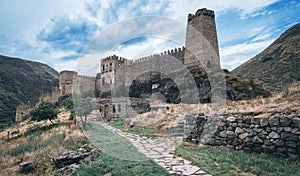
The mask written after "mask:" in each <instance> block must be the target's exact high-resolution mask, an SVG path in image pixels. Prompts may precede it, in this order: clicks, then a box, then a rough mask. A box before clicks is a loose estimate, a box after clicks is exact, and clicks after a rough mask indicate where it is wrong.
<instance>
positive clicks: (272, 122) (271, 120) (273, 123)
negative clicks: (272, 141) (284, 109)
mask: <svg viewBox="0 0 300 176" xmlns="http://www.w3.org/2000/svg"><path fill="white" fill-rule="evenodd" d="M269 124H270V126H271V127H272V126H278V125H279V118H278V117H271V118H269Z"/></svg>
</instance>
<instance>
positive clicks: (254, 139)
mask: <svg viewBox="0 0 300 176" xmlns="http://www.w3.org/2000/svg"><path fill="white" fill-rule="evenodd" d="M253 142H255V143H263V142H264V141H263V140H261V139H260V138H259V137H257V136H255V137H254V138H253Z"/></svg>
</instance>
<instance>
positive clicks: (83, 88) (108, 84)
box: [16, 9, 220, 122]
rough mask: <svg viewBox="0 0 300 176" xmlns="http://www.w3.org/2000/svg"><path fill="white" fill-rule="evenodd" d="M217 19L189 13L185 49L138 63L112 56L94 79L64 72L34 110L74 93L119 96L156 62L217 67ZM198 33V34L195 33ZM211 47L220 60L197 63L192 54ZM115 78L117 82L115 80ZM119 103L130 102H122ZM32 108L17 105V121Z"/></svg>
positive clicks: (204, 59) (211, 14)
mask: <svg viewBox="0 0 300 176" xmlns="http://www.w3.org/2000/svg"><path fill="white" fill-rule="evenodd" d="M214 17H215V16H214V12H213V11H211V10H207V9H199V10H198V11H197V12H196V13H195V14H189V16H188V25H187V34H186V46H185V47H180V48H175V49H172V50H168V51H165V52H162V53H160V54H154V55H150V56H147V57H142V58H139V59H135V60H128V59H125V58H122V57H119V56H115V55H113V56H109V57H106V58H104V59H101V64H100V73H98V74H97V75H96V76H95V77H89V76H81V75H78V74H77V73H76V72H73V71H62V72H60V75H59V86H58V87H56V88H53V90H52V92H51V93H50V94H45V95H41V97H40V100H39V102H38V103H36V105H35V106H33V107H36V106H38V105H39V104H40V103H41V102H43V101H49V102H52V103H56V102H57V101H59V98H60V97H62V96H66V95H70V94H72V93H75V94H79V95H85V94H93V95H95V94H96V97H97V96H100V99H101V98H102V99H110V98H111V97H112V94H115V93H116V92H115V90H116V87H114V86H115V85H117V86H118V87H123V88H125V89H127V88H128V87H129V86H130V85H131V84H132V81H133V80H134V79H135V78H136V76H138V75H136V73H143V71H144V70H148V69H149V68H151V67H157V65H153V63H156V61H159V64H158V66H161V67H162V68H163V69H166V70H172V68H169V67H168V66H169V65H170V62H168V60H167V59H165V58H168V57H170V56H171V57H173V58H176V59H177V60H178V61H179V63H181V64H184V65H186V66H200V67H204V68H206V67H207V65H206V64H208V63H209V62H210V61H211V60H213V62H215V63H218V64H217V66H218V67H219V63H220V61H219V57H218V56H219V53H218V42H217V33H216V26H215V18H214ZM195 30H196V31H197V32H195ZM199 33H200V34H201V35H200V36H201V37H200V38H199V40H195V39H197V37H196V36H195V35H197V34H199ZM203 41H206V43H205V45H204V44H202V43H201V42H203ZM207 42H208V43H207ZM211 46H213V49H214V51H215V52H217V57H212V56H207V57H201V62H199V60H198V61H197V60H195V56H194V55H196V54H198V53H195V52H193V51H194V50H197V51H198V50H201V51H202V54H206V53H211V52H210V51H206V50H207V47H208V48H209V47H210V48H211ZM214 59H215V60H216V61H215V60H214ZM152 61H154V62H152ZM123 66H125V69H124V70H122V72H121V73H120V72H119V73H118V75H117V71H119V69H120V68H121V67H123ZM172 71H173V73H174V74H176V72H177V73H180V72H181V70H180V69H177V70H172ZM150 74H151V73H150ZM120 75H122V78H116V76H120ZM116 79H117V80H118V81H116ZM146 79H147V77H146ZM120 80H121V81H120ZM145 81H147V80H145ZM105 102H107V103H109V102H111V101H107V100H105ZM120 102H128V101H127V100H124V101H121V100H120ZM135 102H137V103H134V102H133V104H139V102H138V101H137V100H136V101H135ZM114 106H116V105H114ZM117 106H119V105H117ZM112 107H113V106H109V110H110V111H113V108H112ZM145 107H146V106H145ZM31 109H32V106H28V105H20V106H18V107H17V113H16V121H17V122H19V121H22V120H23V119H24V117H26V115H28V112H30V110H31ZM120 109H122V108H120Z"/></svg>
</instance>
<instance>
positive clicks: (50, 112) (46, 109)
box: [30, 102, 58, 124]
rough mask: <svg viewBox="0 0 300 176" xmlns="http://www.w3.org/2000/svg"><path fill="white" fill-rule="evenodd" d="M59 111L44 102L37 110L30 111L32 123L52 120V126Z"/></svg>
mask: <svg viewBox="0 0 300 176" xmlns="http://www.w3.org/2000/svg"><path fill="white" fill-rule="evenodd" d="M57 114H58V112H57V110H56V109H55V108H54V105H53V104H52V103H50V102H42V103H41V104H40V105H39V106H38V107H37V108H36V109H34V110H32V111H30V115H31V120H32V121H35V120H36V121H42V120H50V122H51V123H52V124H54V123H53V122H52V120H53V119H56V118H57Z"/></svg>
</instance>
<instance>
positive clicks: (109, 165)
mask: <svg viewBox="0 0 300 176" xmlns="http://www.w3.org/2000/svg"><path fill="white" fill-rule="evenodd" d="M106 173H111V175H112V176H119V175H122V176H139V175H140V176H144V175H149V176H150V175H153V176H157V175H159V176H164V175H170V174H169V173H168V172H167V171H166V170H164V169H163V168H162V167H160V166H159V165H157V164H156V163H154V161H151V160H147V161H128V160H122V159H119V158H115V157H112V156H110V155H108V154H102V155H101V156H100V157H99V160H98V161H96V162H94V163H91V164H89V165H83V166H81V167H80V168H79V169H78V171H77V172H76V174H75V175H78V176H93V175H95V176H96V175H103V174H106Z"/></svg>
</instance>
